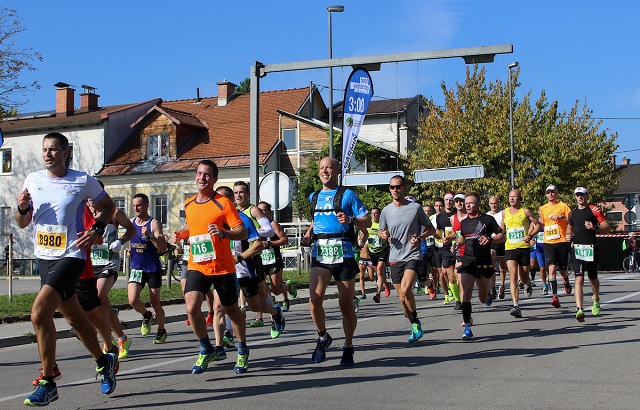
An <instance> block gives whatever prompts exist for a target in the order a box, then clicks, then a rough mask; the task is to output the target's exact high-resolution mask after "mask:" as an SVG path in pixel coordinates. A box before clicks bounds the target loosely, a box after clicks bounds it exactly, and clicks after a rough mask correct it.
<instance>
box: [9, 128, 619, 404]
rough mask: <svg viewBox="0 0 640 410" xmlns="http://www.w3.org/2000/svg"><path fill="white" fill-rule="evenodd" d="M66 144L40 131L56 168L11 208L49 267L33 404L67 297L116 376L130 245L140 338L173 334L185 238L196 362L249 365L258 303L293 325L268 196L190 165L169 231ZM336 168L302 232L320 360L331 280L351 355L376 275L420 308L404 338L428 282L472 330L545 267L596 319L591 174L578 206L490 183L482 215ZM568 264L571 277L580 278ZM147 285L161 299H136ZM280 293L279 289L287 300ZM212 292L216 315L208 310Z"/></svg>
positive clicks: (549, 191)
mask: <svg viewBox="0 0 640 410" xmlns="http://www.w3.org/2000/svg"><path fill="white" fill-rule="evenodd" d="M69 152H70V149H69V142H68V140H67V138H66V137H65V136H64V135H62V134H59V133H50V134H47V135H46V136H45V137H44V139H43V142H42V159H43V162H44V168H45V169H44V170H41V171H37V172H34V173H31V174H29V175H28V176H27V178H26V180H25V182H24V185H23V189H22V191H21V192H20V194H19V195H18V204H17V211H16V213H15V220H16V222H17V224H18V226H19V227H20V228H26V227H27V226H29V225H32V226H33V232H34V234H33V239H34V254H35V256H36V258H37V259H38V262H39V274H40V278H41V290H40V292H39V293H38V295H37V297H36V299H35V302H34V304H33V309H32V313H31V319H32V322H33V327H34V330H35V334H36V337H37V341H38V353H39V356H40V360H41V364H42V368H41V369H40V374H39V376H38V377H37V378H36V379H35V380H34V381H33V384H34V386H36V390H35V391H34V393H32V394H31V395H29V396H28V397H27V398H26V399H25V401H24V403H25V404H27V405H35V406H42V405H47V404H48V403H50V402H52V401H55V400H57V399H58V390H57V387H56V382H55V381H56V380H57V379H58V378H59V377H60V376H61V369H59V368H58V366H57V364H56V332H55V325H54V322H53V316H54V312H55V311H56V310H58V311H60V312H61V313H62V314H63V315H64V317H65V318H66V319H67V321H68V322H69V324H70V325H71V326H72V327H73V328H74V329H75V331H76V334H77V336H78V339H79V340H80V341H81V342H82V343H83V344H84V346H85V347H86V349H87V350H88V352H89V353H90V355H91V356H92V357H93V358H94V360H95V361H96V371H97V373H98V375H99V376H100V380H101V391H102V393H103V394H105V395H109V394H111V393H112V392H113V391H114V390H115V388H116V374H117V372H118V369H119V365H120V363H119V360H122V359H126V358H127V357H129V355H130V354H131V352H130V349H131V345H132V338H131V336H132V335H127V334H125V332H124V331H123V329H122V327H121V325H120V322H119V321H118V318H117V317H116V315H115V313H114V311H113V309H112V308H111V305H110V302H109V298H108V295H109V291H110V289H111V288H112V287H113V285H114V283H115V281H116V280H117V279H118V272H119V270H120V264H121V260H120V259H121V254H123V253H124V254H125V255H126V257H129V258H130V261H131V262H130V266H131V271H130V274H129V275H128V277H127V278H126V279H125V280H127V282H128V287H127V291H128V296H129V303H130V304H131V306H132V307H133V309H135V310H136V311H137V312H138V313H139V314H140V315H141V318H142V325H141V328H140V333H141V335H142V336H146V335H148V334H149V333H151V329H152V324H153V323H154V322H153V319H154V318H155V324H156V326H157V327H156V329H155V337H154V338H153V343H154V344H163V343H165V342H166V341H167V338H168V337H170V335H168V334H167V331H166V328H165V317H164V311H163V309H162V305H161V303H160V301H161V285H162V277H163V267H162V263H161V260H160V255H161V254H163V253H165V252H167V250H168V249H169V248H171V249H173V248H174V247H176V248H177V249H178V250H179V251H180V253H181V257H182V263H181V265H180V268H181V276H180V279H181V286H182V291H183V293H184V300H185V309H186V313H187V316H188V321H187V325H189V326H190V327H191V329H192V331H193V335H194V339H195V340H194V344H196V345H197V350H198V354H197V357H196V359H195V364H194V365H193V367H192V369H191V371H192V373H194V374H199V373H203V372H205V371H206V369H207V367H208V365H209V364H210V363H211V362H213V361H218V360H223V359H226V357H227V350H225V348H226V349H229V348H235V349H236V350H237V358H236V364H235V366H234V369H233V370H234V372H235V373H238V374H241V373H245V372H247V370H248V368H249V353H250V348H249V342H248V341H247V332H246V328H247V311H252V312H253V314H255V317H254V318H253V319H251V318H249V320H250V323H249V326H250V327H261V326H264V315H265V314H266V315H269V316H270V319H271V337H272V338H278V337H279V336H280V335H281V334H282V332H284V330H285V325H286V320H285V313H286V312H287V311H288V310H289V308H290V301H289V298H290V297H291V298H295V297H296V296H297V289H296V288H295V286H294V285H293V284H292V283H291V282H290V281H284V280H283V277H282V270H283V268H284V263H283V257H282V253H281V251H280V247H284V246H286V245H287V244H288V238H287V235H286V234H285V232H284V229H283V228H282V226H281V225H280V224H279V223H278V222H276V221H274V219H273V214H272V212H271V207H270V205H269V204H268V203H266V202H260V203H258V204H257V205H254V204H252V203H251V199H250V197H249V189H248V186H247V184H246V183H245V182H242V181H239V182H237V183H235V184H234V186H233V187H228V186H217V188H214V186H215V185H216V183H217V181H218V168H217V166H216V164H215V163H214V162H212V161H210V160H202V161H200V163H199V164H198V166H197V169H196V172H195V188H196V189H197V194H196V195H194V196H192V197H190V198H188V199H186V200H185V201H184V211H185V215H186V223H185V225H184V226H183V227H182V228H181V229H180V230H178V231H175V232H172V233H170V234H169V233H164V232H163V229H162V224H161V223H160V222H159V221H158V220H157V219H154V218H153V217H151V216H150V215H149V212H148V210H149V198H148V197H147V196H146V195H144V194H141V193H139V194H136V195H134V196H133V198H132V203H131V205H132V209H133V212H134V215H133V217H132V218H129V217H127V216H126V215H125V214H124V213H123V211H122V210H119V209H116V207H115V205H114V202H113V201H112V200H111V198H110V197H109V195H108V193H107V192H106V191H105V190H104V186H103V185H102V184H101V183H100V182H99V181H98V180H97V179H95V178H94V177H92V176H90V175H87V174H86V173H83V172H80V171H76V170H73V169H70V168H69V166H68V165H69ZM340 169H341V168H340V165H339V163H338V161H337V160H335V159H333V158H329V157H326V158H323V159H322V160H321V161H320V163H319V178H320V181H321V183H322V189H321V190H319V191H317V192H314V193H312V194H310V195H309V198H308V199H309V203H310V211H311V213H312V215H313V218H312V219H313V220H312V221H311V226H310V227H309V229H308V230H307V231H306V232H305V233H304V235H303V237H302V238H301V240H300V244H301V246H306V247H311V248H312V251H311V270H310V278H309V308H310V313H311V318H312V320H313V323H314V325H315V327H316V330H317V332H318V337H317V340H316V346H315V349H314V350H313V353H312V355H311V361H312V362H313V363H321V362H323V361H324V360H326V358H327V349H328V347H329V346H331V344H332V342H333V339H332V337H331V335H329V333H328V332H327V329H326V316H325V310H324V307H323V303H324V296H325V292H326V290H327V287H328V286H329V284H330V283H332V282H335V284H336V287H337V290H338V302H339V308H340V312H341V315H342V325H343V332H344V345H343V346H342V356H341V359H340V365H342V366H351V365H353V364H354V362H355V360H354V354H355V349H354V345H353V338H354V334H355V331H356V325H357V312H358V310H359V308H360V303H361V302H362V300H364V299H366V298H367V293H366V288H367V287H366V286H365V281H366V280H367V279H368V280H369V281H372V282H374V283H375V291H374V292H372V293H373V294H372V295H371V299H372V300H373V302H374V303H380V298H381V297H382V295H384V296H386V297H389V296H390V295H391V288H392V286H391V285H393V289H395V291H396V293H397V295H398V301H399V303H400V306H401V308H402V311H403V312H404V315H405V317H406V319H407V320H408V321H409V325H410V330H409V332H410V333H409V337H408V342H409V343H416V342H418V341H419V340H420V339H421V338H422V337H423V330H422V322H421V320H420V318H419V315H418V310H417V307H416V298H415V294H414V292H417V293H424V294H425V295H426V294H429V297H430V298H431V299H437V298H440V297H442V299H443V303H444V304H445V305H451V306H452V308H453V309H454V310H456V311H460V313H461V319H462V326H463V328H464V330H463V334H462V340H471V339H473V337H474V335H473V332H472V325H473V319H472V313H473V309H472V295H473V292H474V288H475V289H477V295H478V299H479V302H480V303H481V304H484V305H487V306H490V305H491V304H492V303H493V301H494V300H496V299H504V298H505V294H506V292H505V283H506V282H505V279H506V276H507V272H508V275H509V283H510V292H509V293H510V296H511V300H512V303H513V307H512V308H511V310H510V314H511V316H513V317H515V318H521V317H523V312H522V308H521V307H520V305H519V297H520V290H523V294H524V295H526V296H527V297H531V296H532V294H533V287H534V286H535V281H534V278H535V273H536V272H539V274H540V281H541V285H542V286H541V292H542V293H543V294H545V295H546V294H549V293H551V295H552V298H551V305H552V306H553V307H554V308H558V307H560V297H559V295H558V282H557V276H558V273H559V274H560V276H561V278H562V280H563V286H564V293H565V295H571V294H572V293H574V300H575V305H576V315H575V317H576V319H577V320H578V321H579V322H582V321H584V320H585V314H584V304H583V287H584V276H585V274H586V276H587V277H588V279H589V282H590V285H591V291H592V292H591V293H592V304H591V309H590V310H591V314H593V315H598V314H599V312H600V299H599V282H598V270H597V268H598V252H597V248H596V233H598V232H602V233H606V232H608V231H609V230H610V227H609V224H608V223H607V221H606V218H605V217H604V215H603V213H602V212H601V211H600V209H599V208H598V207H597V206H594V205H592V204H590V203H589V201H588V197H589V192H588V189H587V187H585V186H579V187H576V188H575V190H574V195H575V204H573V206H572V207H573V209H572V207H570V206H569V205H568V204H565V203H563V202H560V201H559V200H558V191H557V189H556V187H555V186H553V185H550V186H548V187H547V188H546V191H545V193H546V197H547V200H548V202H547V203H546V204H544V205H542V206H540V207H539V208H538V209H537V210H536V211H534V210H531V209H529V208H526V207H523V206H522V203H521V201H522V197H521V194H520V191H519V190H517V189H514V190H512V191H511V192H509V196H508V206H506V207H504V208H502V207H501V206H500V199H499V198H498V197H497V196H491V197H490V198H489V202H488V205H489V209H490V210H489V211H488V212H487V213H485V212H483V211H482V210H481V209H482V208H483V204H482V203H481V196H480V195H479V194H478V193H476V192H446V193H444V195H443V196H442V197H439V198H435V199H434V200H433V201H432V202H431V203H429V204H424V206H422V205H420V204H418V203H417V201H416V200H415V197H413V196H411V195H408V194H407V192H406V190H407V184H406V181H405V179H404V178H403V177H401V176H394V177H393V178H391V180H390V181H389V187H388V188H389V192H390V194H391V197H392V201H391V203H389V204H388V205H386V206H385V207H384V208H383V209H382V210H381V209H379V208H372V209H371V211H369V210H368V209H367V207H366V206H365V205H364V203H363V202H362V201H361V200H360V198H359V197H358V195H357V194H356V193H355V192H354V191H353V190H351V189H348V188H345V187H342V186H340V185H339V183H338V177H339V173H340ZM127 243H128V250H127V251H126V253H125V251H124V250H123V245H126V244H127ZM569 263H571V264H572V270H573V272H574V274H575V280H574V286H575V287H573V286H572V285H571V283H570V280H569V274H568V267H569ZM496 272H498V273H499V275H496ZM497 276H499V277H500V282H499V283H498V282H497ZM358 279H359V284H360V292H358V291H357V290H356V283H357V280H358ZM146 286H148V287H149V290H150V293H149V294H150V304H151V310H148V309H147V308H146V306H145V304H144V302H143V301H142V300H141V299H140V294H141V291H142V289H144V288H145V287H146ZM276 296H280V297H282V298H283V300H282V302H280V303H276V301H275V297H276ZM205 300H206V301H207V306H208V312H207V313H206V314H205V313H204V312H202V304H203V302H204V301H205ZM563 303H564V302H563ZM456 326H457V325H456ZM209 327H212V328H213V332H212V337H210V333H209V330H208V328H209ZM98 337H100V338H101V339H102V346H101V345H100V342H99V340H98ZM136 343H142V342H141V341H136ZM134 353H135V352H134ZM194 356H195V355H194Z"/></svg>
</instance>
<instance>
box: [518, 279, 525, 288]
mask: <svg viewBox="0 0 640 410" xmlns="http://www.w3.org/2000/svg"><path fill="white" fill-rule="evenodd" d="M518 288H520V289H524V282H523V281H521V280H519V281H518Z"/></svg>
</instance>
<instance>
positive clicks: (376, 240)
mask: <svg viewBox="0 0 640 410" xmlns="http://www.w3.org/2000/svg"><path fill="white" fill-rule="evenodd" d="M367 242H369V246H371V247H373V248H380V247H382V239H381V238H380V237H379V236H378V235H375V236H369V239H368V240H367Z"/></svg>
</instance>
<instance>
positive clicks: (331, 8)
mask: <svg viewBox="0 0 640 410" xmlns="http://www.w3.org/2000/svg"><path fill="white" fill-rule="evenodd" d="M343 11H344V6H329V7H327V14H329V59H332V58H333V50H332V42H333V41H332V36H331V30H332V29H331V13H342V12H343ZM329 156H330V157H331V158H333V67H329Z"/></svg>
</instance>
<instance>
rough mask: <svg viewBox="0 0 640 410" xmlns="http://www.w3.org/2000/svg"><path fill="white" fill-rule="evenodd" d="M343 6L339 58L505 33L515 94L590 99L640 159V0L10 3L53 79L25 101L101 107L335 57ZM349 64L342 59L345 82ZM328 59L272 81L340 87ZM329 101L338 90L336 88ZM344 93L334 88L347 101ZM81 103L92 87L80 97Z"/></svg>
mask: <svg viewBox="0 0 640 410" xmlns="http://www.w3.org/2000/svg"><path fill="white" fill-rule="evenodd" d="M332 4H341V5H344V6H345V11H344V13H340V14H334V15H333V56H334V58H339V57H354V56H366V55H376V54H390V53H402V52H413V51H428V50H440V49H450V48H464V47H475V46H488V45H500V44H513V46H514V53H513V54H503V55H498V56H496V59H495V62H494V63H492V64H487V65H486V67H487V77H488V79H490V80H495V79H496V78H499V79H500V80H501V81H503V82H506V81H507V79H508V69H507V65H508V64H509V63H510V62H512V61H518V62H519V63H520V68H521V71H520V77H519V82H520V87H519V88H517V89H516V90H515V98H516V99H518V100H519V99H520V98H521V96H522V95H524V94H525V93H527V92H531V94H532V98H533V99H534V100H536V99H537V98H538V97H539V96H540V93H541V92H542V91H544V92H545V93H546V95H547V98H548V99H549V100H550V101H553V100H558V102H559V107H560V109H561V110H570V109H571V108H572V107H573V105H574V104H575V102H576V101H577V100H579V101H580V102H581V104H583V103H585V101H586V104H587V105H588V107H589V108H590V109H591V110H592V111H593V116H594V117H597V118H608V119H605V120H603V124H602V126H601V129H608V130H609V131H608V133H614V132H617V133H618V138H617V143H618V144H619V145H620V148H619V150H618V152H617V153H618V162H620V160H621V159H622V157H623V156H624V155H626V157H627V158H629V159H630V160H631V162H632V163H640V76H639V75H638V67H639V66H640V64H639V63H640V52H639V51H640V46H638V41H637V38H638V36H637V30H636V28H637V25H638V24H639V23H638V22H639V21H640V1H637V0H621V1H616V2H610V3H604V2H602V1H598V2H596V1H592V0H583V1H579V2H578V1H558V0H556V1H547V0H540V1H536V2H525V1H503V0H494V1H477V0H476V1H472V0H458V1H456V0H451V1H445V0H439V1H428V0H396V1H393V2H390V1H376V2H374V1H367V0H332V1H330V2H320V1H309V0H306V1H305V0H302V1H301V0H297V1H289V0H282V1H278V2H254V1H212V0H193V1H183V2H176V1H166V0H156V1H147V0H136V1H126V2H125V1H120V0H112V1H111V2H108V3H104V2H93V1H86V0H83V1H76V0H72V1H61V2H53V1H50V0H47V1H40V0H38V1H36V0H32V1H27V0H5V1H3V2H2V4H1V6H2V7H8V8H13V9H15V10H16V11H17V12H18V14H19V15H20V16H21V17H22V24H23V26H24V27H25V28H26V29H27V31H26V32H24V33H22V34H21V35H20V36H19V37H18V42H19V44H20V45H21V46H23V47H28V46H30V47H33V48H34V49H35V50H36V51H39V52H40V53H41V54H42V56H43V58H44V62H42V63H38V64H36V67H37V68H38V70H37V71H35V72H31V73H26V74H25V75H24V76H23V77H22V80H23V81H32V80H38V81H39V83H40V85H41V86H42V88H41V89H40V90H38V91H36V92H35V93H33V94H30V95H29V96H28V97H27V98H28V99H29V103H28V104H26V105H25V106H24V107H23V108H22V111H23V112H30V111H41V110H51V109H53V108H55V88H54V87H53V85H54V84H55V83H57V82H59V81H62V82H65V83H69V84H72V85H75V86H76V87H77V88H78V89H79V90H80V89H81V88H80V86H81V85H82V84H88V85H91V86H94V87H97V88H98V91H97V92H98V94H100V105H113V104H122V103H131V102H138V101H144V100H148V99H151V98H155V97H161V98H163V99H165V100H173V99H186V98H194V97H195V93H196V88H197V87H199V88H200V93H201V95H202V96H215V95H216V94H217V88H216V82H219V81H222V80H223V79H226V80H229V81H232V82H235V83H236V84H238V83H239V82H240V81H241V80H243V79H244V78H246V77H248V76H249V68H250V66H251V65H252V64H253V62H254V61H256V60H257V61H261V62H262V63H265V64H274V63H285V62H294V61H307V60H318V59H324V58H327V57H328V34H327V32H328V17H327V11H326V8H327V6H329V5H332ZM465 68H466V66H465V65H464V63H463V61H462V59H447V60H431V61H422V62H407V63H400V64H395V63H394V64H384V65H383V66H382V70H381V71H379V72H374V73H372V79H373V83H374V89H375V96H376V97H382V98H399V97H411V96H414V95H416V94H418V93H422V94H424V95H426V96H428V97H433V98H434V99H435V100H436V102H442V101H443V97H442V92H441V90H440V83H441V82H443V81H444V82H445V83H446V84H447V86H448V87H449V88H451V87H453V86H454V85H455V83H456V82H463V81H464V79H465ZM349 70H350V69H349V68H344V69H340V68H337V69H334V88H340V87H341V85H342V84H344V82H345V81H346V80H347V77H348V75H349ZM327 73H328V72H327V70H326V69H325V70H312V71H306V72H291V73H274V74H269V75H268V76H267V77H265V78H264V79H263V80H262V82H261V87H262V89H263V90H272V89H283V88H298V87H306V86H308V85H309V83H310V82H311V81H313V82H314V83H315V84H317V85H318V86H320V87H327V85H328V82H329V81H328V74H327ZM323 95H324V97H325V101H328V97H327V94H326V91H325V93H324V94H323ZM339 99H341V93H338V92H336V93H335V94H334V101H338V100H339ZM76 104H79V98H77V100H76Z"/></svg>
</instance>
